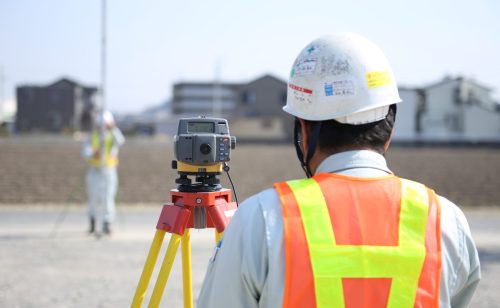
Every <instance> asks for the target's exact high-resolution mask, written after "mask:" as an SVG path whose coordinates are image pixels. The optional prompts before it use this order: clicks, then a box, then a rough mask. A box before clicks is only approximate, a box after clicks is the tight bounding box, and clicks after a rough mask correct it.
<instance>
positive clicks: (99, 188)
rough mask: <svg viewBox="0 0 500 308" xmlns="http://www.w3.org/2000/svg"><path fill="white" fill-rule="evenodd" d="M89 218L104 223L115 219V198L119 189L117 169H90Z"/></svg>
mask: <svg viewBox="0 0 500 308" xmlns="http://www.w3.org/2000/svg"><path fill="white" fill-rule="evenodd" d="M85 180H86V184H87V195H88V211H89V216H90V217H93V218H95V219H97V221H100V220H101V219H102V220H103V221H104V222H109V223H111V222H113V220H114V219H115V197H116V190H117V188H118V177H117V174H116V168H102V169H99V168H94V167H90V168H89V169H88V170H87V175H86V178H85Z"/></svg>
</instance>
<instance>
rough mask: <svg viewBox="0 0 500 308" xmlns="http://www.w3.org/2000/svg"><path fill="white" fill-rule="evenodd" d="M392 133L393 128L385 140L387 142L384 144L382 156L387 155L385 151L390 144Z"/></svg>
mask: <svg viewBox="0 0 500 308" xmlns="http://www.w3.org/2000/svg"><path fill="white" fill-rule="evenodd" d="M393 133H394V128H392V130H391V135H390V136H389V138H388V139H387V141H386V142H385V144H384V153H383V154H385V153H387V150H388V149H389V145H390V144H391V140H392V134H393Z"/></svg>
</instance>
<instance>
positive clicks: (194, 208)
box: [131, 117, 237, 308]
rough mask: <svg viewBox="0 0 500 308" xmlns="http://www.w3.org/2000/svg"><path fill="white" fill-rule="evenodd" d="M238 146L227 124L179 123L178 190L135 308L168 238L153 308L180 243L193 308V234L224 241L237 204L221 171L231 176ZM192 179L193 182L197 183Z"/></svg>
mask: <svg viewBox="0 0 500 308" xmlns="http://www.w3.org/2000/svg"><path fill="white" fill-rule="evenodd" d="M235 146H236V138H235V137H233V136H230V135H229V127H228V124H227V120H225V119H217V118H206V117H198V118H184V119H181V120H180V121H179V128H178V131H177V135H176V136H175V138H174V147H175V149H174V152H175V157H176V159H177V160H174V161H172V168H173V169H177V172H178V174H179V177H178V178H177V179H176V180H175V183H176V184H177V189H172V190H171V191H170V197H171V203H169V204H166V205H164V206H163V208H162V211H161V214H160V217H159V219H158V223H157V224H156V233H155V236H154V238H153V242H152V244H151V247H150V249H149V253H148V257H147V259H146V263H145V264H144V268H143V271H142V274H141V278H140V280H139V283H138V285H137V289H136V291H135V295H134V299H133V301H132V305H131V307H133V308H136V307H141V304H142V301H143V299H144V296H145V294H146V290H147V287H148V284H149V280H150V279H151V275H152V273H153V270H154V266H155V263H156V260H157V258H158V254H159V251H160V248H161V245H162V242H163V238H164V236H165V233H170V234H171V235H172V236H171V238H170V242H169V244H168V248H167V251H166V253H165V257H164V259H163V262H162V265H161V268H160V272H159V274H158V278H157V280H156V284H155V286H154V289H153V293H152V295H151V299H150V302H149V305H148V307H158V306H159V305H160V301H161V298H162V294H163V291H164V289H165V285H166V283H167V280H168V276H169V274H170V270H171V268H172V265H173V262H174V259H175V255H176V252H177V249H178V247H179V243H181V252H182V280H183V293H184V307H185V308H188V307H193V290H192V289H193V288H192V273H191V246H190V234H189V231H190V230H189V229H191V228H195V229H205V228H214V229H215V242H216V243H217V242H219V241H220V239H221V237H222V233H223V232H224V229H225V228H226V226H227V224H228V223H229V221H230V220H231V218H232V216H233V215H234V213H235V212H236V208H237V203H236V202H231V191H230V190H229V189H226V188H222V186H221V185H220V180H219V178H218V176H219V175H220V174H221V172H222V171H226V172H228V171H229V166H228V165H227V162H228V161H229V159H230V152H231V150H232V149H234V148H235ZM228 175H229V173H228ZM190 177H194V181H193V179H192V178H190ZM229 179H230V181H231V178H229ZM231 184H232V182H231ZM233 189H234V187H233Z"/></svg>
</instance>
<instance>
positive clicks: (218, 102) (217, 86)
mask: <svg viewBox="0 0 500 308" xmlns="http://www.w3.org/2000/svg"><path fill="white" fill-rule="evenodd" d="M220 70H221V69H220V61H217V62H216V63H215V76H214V77H215V78H214V86H213V101H212V114H213V116H214V117H216V118H219V117H221V116H222V85H221V80H220Z"/></svg>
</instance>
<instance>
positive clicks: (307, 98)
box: [288, 83, 313, 104]
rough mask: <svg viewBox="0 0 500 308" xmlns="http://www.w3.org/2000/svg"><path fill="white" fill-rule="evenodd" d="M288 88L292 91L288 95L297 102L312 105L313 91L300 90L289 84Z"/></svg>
mask: <svg viewBox="0 0 500 308" xmlns="http://www.w3.org/2000/svg"><path fill="white" fill-rule="evenodd" d="M288 87H289V88H290V89H291V90H292V91H291V93H290V92H289V94H291V95H292V96H293V98H294V99H295V100H296V101H297V102H301V103H308V104H311V103H312V93H313V91H312V90H311V89H307V88H302V87H299V86H296V85H294V84H291V83H290V84H288Z"/></svg>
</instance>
